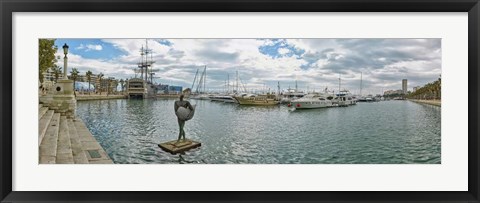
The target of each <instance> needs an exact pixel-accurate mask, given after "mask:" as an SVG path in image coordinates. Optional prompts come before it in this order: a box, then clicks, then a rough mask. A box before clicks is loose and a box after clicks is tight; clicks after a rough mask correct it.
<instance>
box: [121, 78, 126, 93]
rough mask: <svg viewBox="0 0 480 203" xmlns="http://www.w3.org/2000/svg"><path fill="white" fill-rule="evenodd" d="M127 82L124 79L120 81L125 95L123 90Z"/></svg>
mask: <svg viewBox="0 0 480 203" xmlns="http://www.w3.org/2000/svg"><path fill="white" fill-rule="evenodd" d="M124 85H125V81H124V80H123V79H120V86H121V87H122V93H123V88H124V87H125V86H124Z"/></svg>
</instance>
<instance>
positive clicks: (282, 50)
mask: <svg viewBox="0 0 480 203" xmlns="http://www.w3.org/2000/svg"><path fill="white" fill-rule="evenodd" d="M278 53H279V54H280V55H285V54H288V53H290V49H287V48H280V49H278Z"/></svg>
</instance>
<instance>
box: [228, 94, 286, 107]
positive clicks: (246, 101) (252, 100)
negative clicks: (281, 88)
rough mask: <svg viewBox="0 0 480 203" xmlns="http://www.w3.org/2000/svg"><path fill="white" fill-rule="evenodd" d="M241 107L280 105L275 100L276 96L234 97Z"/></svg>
mask: <svg viewBox="0 0 480 203" xmlns="http://www.w3.org/2000/svg"><path fill="white" fill-rule="evenodd" d="M233 98H235V99H236V100H237V101H238V104H240V105H252V106H274V105H277V104H279V103H280V101H278V100H277V99H276V98H275V95H243V96H234V97H233Z"/></svg>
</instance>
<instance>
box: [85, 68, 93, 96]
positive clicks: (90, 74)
mask: <svg viewBox="0 0 480 203" xmlns="http://www.w3.org/2000/svg"><path fill="white" fill-rule="evenodd" d="M92 74H93V73H92V71H87V72H86V73H85V76H86V77H87V81H88V94H90V82H91V81H92Z"/></svg>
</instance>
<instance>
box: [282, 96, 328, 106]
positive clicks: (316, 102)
mask: <svg viewBox="0 0 480 203" xmlns="http://www.w3.org/2000/svg"><path fill="white" fill-rule="evenodd" d="M329 98H332V97H329V96H328V95H326V94H320V93H309V94H307V95H305V96H304V97H302V98H299V99H296V100H294V101H292V102H290V104H289V105H288V106H289V107H293V108H295V109H315V108H325V107H332V106H333V102H332V100H331V99H329Z"/></svg>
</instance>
